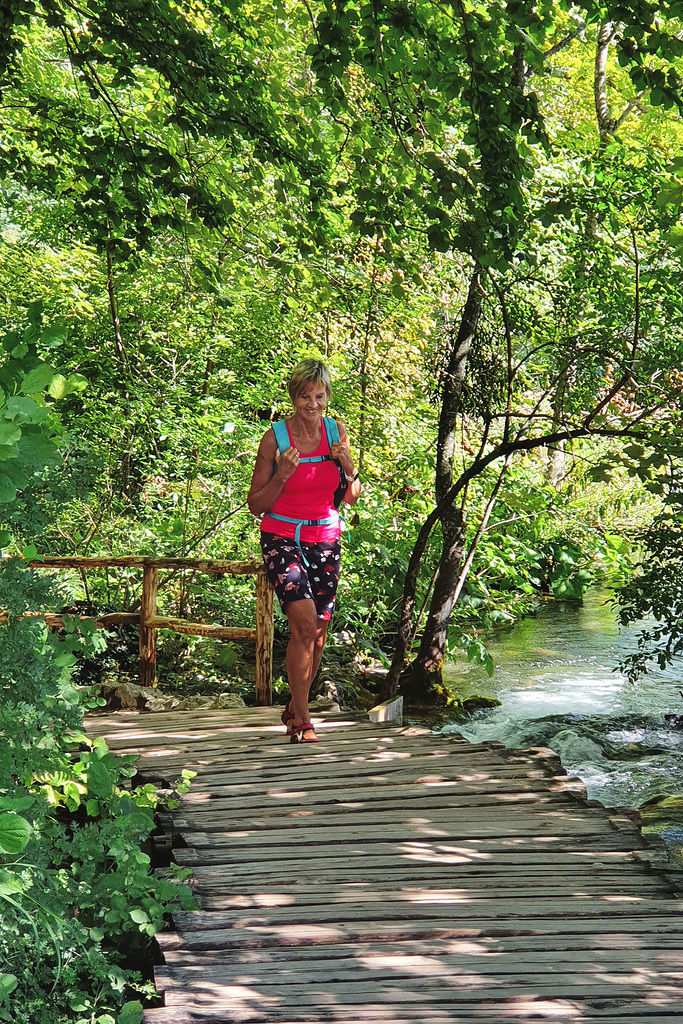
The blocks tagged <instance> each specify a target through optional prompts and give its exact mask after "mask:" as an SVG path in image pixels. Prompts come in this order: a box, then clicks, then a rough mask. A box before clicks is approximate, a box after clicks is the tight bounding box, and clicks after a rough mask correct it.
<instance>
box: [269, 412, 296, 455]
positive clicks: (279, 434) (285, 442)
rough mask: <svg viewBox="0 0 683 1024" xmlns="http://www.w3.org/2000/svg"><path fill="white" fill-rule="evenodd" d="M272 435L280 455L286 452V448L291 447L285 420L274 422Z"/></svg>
mask: <svg viewBox="0 0 683 1024" xmlns="http://www.w3.org/2000/svg"><path fill="white" fill-rule="evenodd" d="M273 433H274V434H275V443H276V444H277V450H278V451H279V453H280V455H282V453H283V452H284V451H286V450H287V448H291V447H292V446H291V443H290V440H289V431H288V430H287V423H286V422H285V420H275V423H273Z"/></svg>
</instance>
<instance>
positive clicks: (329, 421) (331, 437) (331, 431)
mask: <svg viewBox="0 0 683 1024" xmlns="http://www.w3.org/2000/svg"><path fill="white" fill-rule="evenodd" d="M323 424H324V425H325V433H326V434H327V443H328V444H329V446H330V451H331V450H332V445H333V444H336V443H337V441H338V440H339V427H338V426H337V421H336V420H335V419H334V418H333V417H332V416H323Z"/></svg>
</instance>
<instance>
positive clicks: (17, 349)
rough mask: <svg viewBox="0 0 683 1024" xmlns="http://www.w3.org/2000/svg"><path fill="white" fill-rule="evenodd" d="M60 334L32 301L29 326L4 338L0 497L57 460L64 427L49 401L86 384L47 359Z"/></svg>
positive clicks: (0, 341) (9, 498)
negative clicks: (45, 355)
mask: <svg viewBox="0 0 683 1024" xmlns="http://www.w3.org/2000/svg"><path fill="white" fill-rule="evenodd" d="M61 337H62V333H61V330H60V329H55V328H50V327H48V328H43V325H42V313H41V309H40V307H39V306H37V305H32V306H30V307H29V324H28V326H27V327H26V328H25V329H24V330H13V331H10V332H9V333H7V334H6V335H5V336H4V338H2V339H0V346H1V347H0V356H2V355H4V359H2V360H1V361H0V503H6V502H11V501H13V500H14V498H15V497H16V494H17V491H21V490H22V489H23V488H25V487H26V486H27V485H28V484H29V483H30V482H31V480H32V479H33V478H34V477H35V476H36V474H40V473H42V472H43V470H45V469H46V468H48V467H50V466H52V467H54V466H56V465H58V464H59V461H60V456H59V452H58V448H57V441H58V437H59V431H60V428H59V423H58V421H57V420H56V418H55V416H54V413H53V412H52V407H51V404H49V403H50V402H51V400H54V399H58V398H62V397H64V396H65V395H67V394H70V393H78V392H79V391H81V390H83V387H84V386H85V384H86V382H85V380H84V378H82V377H80V375H78V374H73V375H70V378H65V377H63V376H62V375H58V374H57V373H56V371H55V369H54V367H53V366H52V365H51V364H50V363H49V362H47V360H45V359H43V357H42V353H43V351H44V350H45V349H48V350H54V348H55V344H56V340H57V339H58V338H61ZM62 381H63V384H62V383H61V382H62ZM58 382H59V386H57V387H55V384H56V383H58Z"/></svg>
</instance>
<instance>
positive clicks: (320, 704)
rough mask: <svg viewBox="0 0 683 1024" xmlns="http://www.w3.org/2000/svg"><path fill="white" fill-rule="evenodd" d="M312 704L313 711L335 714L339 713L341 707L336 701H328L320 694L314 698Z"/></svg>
mask: <svg viewBox="0 0 683 1024" xmlns="http://www.w3.org/2000/svg"><path fill="white" fill-rule="evenodd" d="M313 704H315V708H314V711H333V712H334V713H335V714H339V713H340V712H341V707H340V706H339V704H338V703H337V702H336V701H334V700H329V698H328V697H323V695H322V694H320V695H319V696H317V697H316V698H315V700H314V701H313ZM309 706H310V705H309Z"/></svg>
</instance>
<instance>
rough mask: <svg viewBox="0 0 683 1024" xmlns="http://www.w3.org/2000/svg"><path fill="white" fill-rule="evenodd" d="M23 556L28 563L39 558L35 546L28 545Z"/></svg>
mask: <svg viewBox="0 0 683 1024" xmlns="http://www.w3.org/2000/svg"><path fill="white" fill-rule="evenodd" d="M22 555H23V556H24V558H25V559H26V561H27V562H32V561H33V559H34V558H37V557H38V551H37V549H36V546H35V544H27V545H26V547H25V548H24V550H23V551H22Z"/></svg>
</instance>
